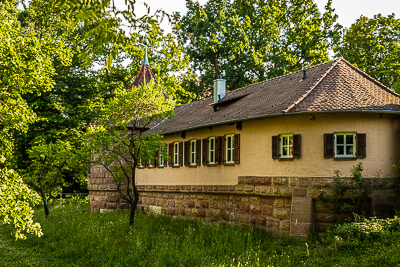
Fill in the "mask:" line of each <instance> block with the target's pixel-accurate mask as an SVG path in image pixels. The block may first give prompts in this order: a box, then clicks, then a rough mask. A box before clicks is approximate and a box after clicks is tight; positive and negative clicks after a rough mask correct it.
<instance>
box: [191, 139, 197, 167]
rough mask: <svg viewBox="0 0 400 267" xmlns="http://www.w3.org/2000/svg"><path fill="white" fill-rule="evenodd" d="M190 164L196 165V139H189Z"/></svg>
mask: <svg viewBox="0 0 400 267" xmlns="http://www.w3.org/2000/svg"><path fill="white" fill-rule="evenodd" d="M190 165H196V140H190Z"/></svg>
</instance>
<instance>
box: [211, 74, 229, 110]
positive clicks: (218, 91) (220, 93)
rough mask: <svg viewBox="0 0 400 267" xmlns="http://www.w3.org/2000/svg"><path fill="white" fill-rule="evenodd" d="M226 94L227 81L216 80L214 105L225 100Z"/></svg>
mask: <svg viewBox="0 0 400 267" xmlns="http://www.w3.org/2000/svg"><path fill="white" fill-rule="evenodd" d="M225 94H226V81H225V80H224V79H221V76H220V78H219V79H216V80H214V91H213V100H214V103H215V102H217V101H219V100H221V99H222V98H224V96H225Z"/></svg>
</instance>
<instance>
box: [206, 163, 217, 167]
mask: <svg viewBox="0 0 400 267" xmlns="http://www.w3.org/2000/svg"><path fill="white" fill-rule="evenodd" d="M216 166H218V165H217V164H215V163H210V164H207V167H216Z"/></svg>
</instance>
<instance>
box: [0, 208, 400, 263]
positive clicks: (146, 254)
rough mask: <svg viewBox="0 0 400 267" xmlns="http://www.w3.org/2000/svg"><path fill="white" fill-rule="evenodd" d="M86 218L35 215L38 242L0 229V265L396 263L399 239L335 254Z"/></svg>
mask: <svg viewBox="0 0 400 267" xmlns="http://www.w3.org/2000/svg"><path fill="white" fill-rule="evenodd" d="M128 216H129V213H128V211H127V210H119V211H115V212H112V213H106V214H99V213H90V211H89V208H88V207H87V206H85V207H82V206H81V207H77V206H69V207H64V208H58V207H54V208H53V209H52V210H51V213H50V216H49V218H48V219H45V218H44V216H43V211H42V210H38V211H37V212H36V215H35V220H36V221H38V222H39V223H40V224H41V225H42V228H43V233H44V235H43V236H42V237H40V238H38V237H35V236H28V238H27V239H26V240H18V241H14V240H13V238H12V236H11V234H10V231H11V228H10V227H9V226H4V225H0V266H93V264H94V266H324V267H325V266H400V239H399V238H397V236H396V235H393V236H390V237H389V238H387V239H385V240H384V241H380V242H371V243H365V244H362V246H360V247H358V248H353V249H349V248H340V247H339V250H334V249H333V247H334V244H325V243H324V242H323V240H324V239H323V236H317V235H314V236H313V237H312V238H310V239H308V240H303V241H300V240H294V239H289V238H277V237H272V236H271V235H269V234H267V233H265V232H264V231H261V230H258V229H253V228H250V227H249V228H246V229H243V228H240V227H233V226H223V225H220V224H214V225H211V224H209V223H204V222H199V221H192V220H174V219H171V218H169V217H165V216H158V217H155V216H152V215H142V214H139V213H138V214H137V217H136V225H135V227H134V229H130V228H129V227H128V225H127V223H128Z"/></svg>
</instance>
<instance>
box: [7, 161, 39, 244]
mask: <svg viewBox="0 0 400 267" xmlns="http://www.w3.org/2000/svg"><path fill="white" fill-rule="evenodd" d="M39 201H40V199H39V196H38V195H37V194H36V193H35V192H34V191H32V190H30V189H29V188H28V187H27V186H26V185H25V184H24V183H23V181H22V179H21V177H20V176H19V175H18V174H17V173H16V172H15V171H13V170H8V169H5V168H1V169H0V222H2V223H3V224H12V226H13V231H12V235H14V236H15V239H26V235H25V234H26V233H28V234H34V235H37V236H39V237H40V236H41V235H42V229H41V227H40V224H39V223H34V222H33V219H32V217H33V210H32V208H31V206H30V204H29V203H32V204H37V203H38V202H39Z"/></svg>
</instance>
